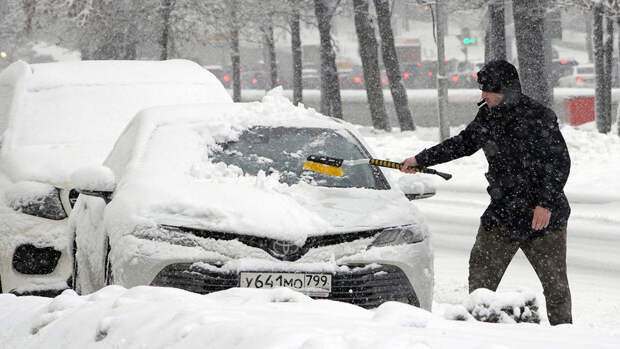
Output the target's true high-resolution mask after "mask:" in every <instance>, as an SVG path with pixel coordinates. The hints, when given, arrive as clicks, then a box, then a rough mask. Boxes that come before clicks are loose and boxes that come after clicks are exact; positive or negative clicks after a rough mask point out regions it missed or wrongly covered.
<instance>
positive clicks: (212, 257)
mask: <svg viewBox="0 0 620 349" xmlns="http://www.w3.org/2000/svg"><path fill="white" fill-rule="evenodd" d="M122 240H125V241H124V242H123V241H119V243H118V244H114V243H113V242H111V243H112V251H113V252H112V253H111V258H112V272H113V275H114V277H113V280H114V283H116V284H120V285H122V286H125V287H133V286H138V285H155V286H170V287H177V288H182V289H187V290H189V291H193V292H197V293H210V292H215V291H219V290H223V289H227V288H231V287H239V286H240V282H239V277H240V273H241V272H261V271H263V272H275V273H278V272H287V273H290V272H293V273H329V274H331V275H332V283H333V284H332V285H333V288H332V292H331V293H330V294H329V296H328V297H327V298H328V299H334V300H340V301H347V302H350V303H353V304H358V305H361V306H364V307H367V308H372V307H376V306H378V305H379V304H381V303H383V302H385V301H392V300H394V301H401V302H405V303H409V304H412V305H416V306H419V307H421V308H423V309H427V310H431V306H432V298H433V277H434V274H433V253H432V249H431V247H430V238H427V239H425V240H424V241H422V242H419V243H414V244H403V245H398V246H386V247H370V248H368V244H369V242H370V240H371V239H365V241H358V242H351V243H343V244H338V245H334V246H326V247H320V248H315V249H311V250H310V251H308V253H306V255H304V257H302V258H301V259H300V260H298V261H294V262H289V261H281V260H278V259H276V258H274V257H272V256H270V255H269V254H268V253H267V252H265V251H262V250H260V249H257V248H250V247H247V246H245V245H243V244H241V243H239V242H238V241H209V242H207V243H206V244H202V245H200V244H199V245H196V244H188V245H191V246H178V245H171V244H168V243H164V242H162V241H153V240H148V239H142V238H136V237H134V236H131V235H129V236H124V237H123V239H122ZM205 240H210V239H205ZM164 250H165V252H164V253H162V251H164Z"/></svg>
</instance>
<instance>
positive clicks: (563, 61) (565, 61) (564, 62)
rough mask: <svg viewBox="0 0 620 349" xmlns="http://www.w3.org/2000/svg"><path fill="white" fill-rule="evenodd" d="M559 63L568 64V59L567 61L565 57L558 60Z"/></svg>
mask: <svg viewBox="0 0 620 349" xmlns="http://www.w3.org/2000/svg"><path fill="white" fill-rule="evenodd" d="M560 64H568V61H567V60H565V59H563V60H562V61H561V62H560Z"/></svg>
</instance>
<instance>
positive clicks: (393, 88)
mask: <svg viewBox="0 0 620 349" xmlns="http://www.w3.org/2000/svg"><path fill="white" fill-rule="evenodd" d="M374 4H375V10H376V11H377V21H378V22H379V34H380V36H381V52H382V54H383V65H385V71H386V74H387V77H388V80H389V82H390V92H391V93H392V100H393V101H394V108H395V109H396V115H397V116H398V124H399V125H400V129H401V131H408V130H415V124H414V123H413V117H412V116H411V111H410V110H409V103H408V101H407V90H406V89H405V86H404V85H403V83H402V79H401V75H400V66H399V64H398V57H397V56H396V47H395V46H394V34H393V33H392V26H391V24H390V17H391V14H390V3H389V0H374Z"/></svg>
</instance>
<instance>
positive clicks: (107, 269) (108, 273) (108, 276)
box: [104, 238, 114, 286]
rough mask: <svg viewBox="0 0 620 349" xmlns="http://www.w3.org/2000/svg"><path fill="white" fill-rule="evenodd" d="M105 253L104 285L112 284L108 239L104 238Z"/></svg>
mask: <svg viewBox="0 0 620 349" xmlns="http://www.w3.org/2000/svg"><path fill="white" fill-rule="evenodd" d="M105 245H106V254H105V281H104V282H105V284H104V285H105V286H108V285H112V284H114V273H112V262H110V251H111V250H112V249H111V248H110V240H109V238H106V241H105Z"/></svg>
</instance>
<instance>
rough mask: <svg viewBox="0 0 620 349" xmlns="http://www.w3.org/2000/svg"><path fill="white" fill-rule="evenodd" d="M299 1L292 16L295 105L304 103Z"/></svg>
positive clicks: (296, 2)
mask: <svg viewBox="0 0 620 349" xmlns="http://www.w3.org/2000/svg"><path fill="white" fill-rule="evenodd" d="M298 5H299V4H298V1H297V0H294V1H293V2H292V8H293V14H292V16H291V50H292V51H293V52H292V53H293V104H294V105H298V104H299V103H302V102H303V94H302V89H303V85H302V81H301V71H302V63H301V35H300V26H299V17H300V16H299V6H298Z"/></svg>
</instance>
